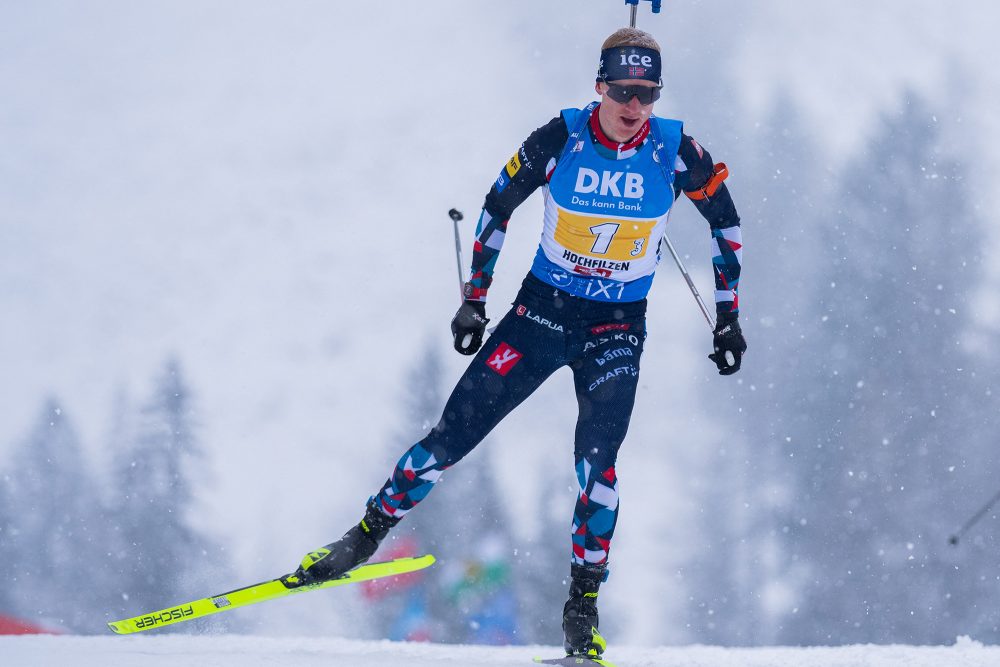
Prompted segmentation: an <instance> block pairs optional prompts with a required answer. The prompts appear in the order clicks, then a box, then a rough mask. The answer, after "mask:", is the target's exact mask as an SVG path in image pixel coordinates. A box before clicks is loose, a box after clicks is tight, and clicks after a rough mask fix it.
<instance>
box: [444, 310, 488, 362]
mask: <svg viewBox="0 0 1000 667" xmlns="http://www.w3.org/2000/svg"><path fill="white" fill-rule="evenodd" d="M488 322H489V320H488V319H486V304H485V303H483V302H482V301H465V302H463V303H462V305H461V307H460V308H459V309H458V312H457V313H455V318H454V319H453V320H452V321H451V334H452V335H453V336H454V337H455V349H456V350H457V351H458V352H461V353H462V354H475V353H476V352H478V351H479V348H480V347H482V345H483V333H484V332H485V331H486V324H487V323H488Z"/></svg>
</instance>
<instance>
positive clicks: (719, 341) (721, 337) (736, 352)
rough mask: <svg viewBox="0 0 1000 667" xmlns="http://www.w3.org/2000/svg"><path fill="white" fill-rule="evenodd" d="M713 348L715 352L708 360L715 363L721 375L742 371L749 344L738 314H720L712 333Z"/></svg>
mask: <svg viewBox="0 0 1000 667" xmlns="http://www.w3.org/2000/svg"><path fill="white" fill-rule="evenodd" d="M712 347H714V348H715V352H713V353H712V354H710V355H708V358H709V359H711V360H712V361H714V362H715V365H716V366H717V367H718V369H719V375H732V374H733V373H735V372H736V371H738V370H740V363H741V361H742V359H743V353H744V352H746V351H747V342H746V340H744V339H743V331H742V330H741V329H740V322H739V315H738V314H737V313H720V314H719V320H718V322H716V324H715V331H713V332H712Z"/></svg>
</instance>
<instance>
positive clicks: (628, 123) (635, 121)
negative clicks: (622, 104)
mask: <svg viewBox="0 0 1000 667" xmlns="http://www.w3.org/2000/svg"><path fill="white" fill-rule="evenodd" d="M619 118H620V119H621V122H622V125H624V126H625V127H627V128H628V129H630V130H634V129H639V125H640V124H641V123H642V119H641V118H627V117H625V116H619Z"/></svg>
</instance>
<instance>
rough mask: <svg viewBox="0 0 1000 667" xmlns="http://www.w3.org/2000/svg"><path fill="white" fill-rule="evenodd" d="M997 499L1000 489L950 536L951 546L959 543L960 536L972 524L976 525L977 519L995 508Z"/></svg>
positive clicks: (998, 499) (999, 495)
mask: <svg viewBox="0 0 1000 667" xmlns="http://www.w3.org/2000/svg"><path fill="white" fill-rule="evenodd" d="M997 501H1000V491H997V493H996V495H994V496H993V497H992V498H990V501H989V502H988V503H986V504H985V505H983V506H982V507H980V508H979V511H978V512H976V513H975V514H973V515H972V516H971V517H969V520H968V521H966V522H965V523H963V524H962V527H961V528H959V529H958V530H957V531H956V532H955V533H953V534H952V535H951V537H949V538H948V544H950V545H951V546H955V545H956V544H958V538H959V537H961V536H962V535H964V534H965V531H967V530H968V529H969V528H972V526H973V525H975V523H976V522H977V521H979V520H980V519H982V518H983V517H984V516H985V515H986V513H987V512H989V511H990V510H991V509H993V506H994V505H996V504H997Z"/></svg>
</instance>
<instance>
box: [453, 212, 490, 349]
mask: <svg viewBox="0 0 1000 667" xmlns="http://www.w3.org/2000/svg"><path fill="white" fill-rule="evenodd" d="M448 217H449V218H451V222H452V225H453V226H454V228H455V261H456V262H457V264H458V300H459V301H460V302H461V303H465V280H463V279H462V237H461V236H459V234H458V223H459V221H461V220H462V219H463V218H464V217H465V216H463V215H462V212H461V211H459V210H458V209H457V208H453V209H449V210H448ZM493 329H496V327H493ZM490 333H493V330H492V329H490ZM471 342H472V334H465V338H463V339H462V347H469V344H470V343H471Z"/></svg>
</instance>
